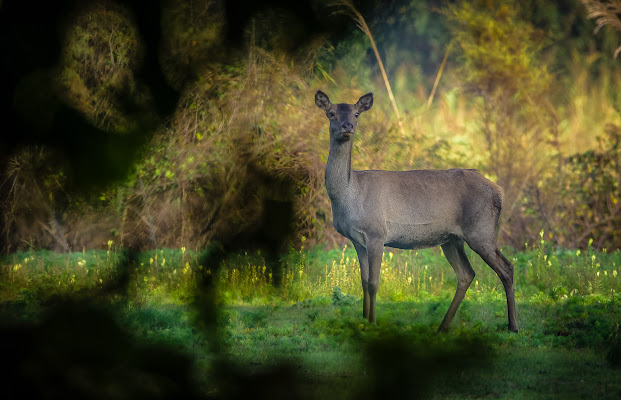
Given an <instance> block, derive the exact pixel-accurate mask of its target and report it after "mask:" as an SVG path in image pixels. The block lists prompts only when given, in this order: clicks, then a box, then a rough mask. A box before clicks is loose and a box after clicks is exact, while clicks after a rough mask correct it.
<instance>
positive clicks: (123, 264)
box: [0, 233, 621, 399]
mask: <svg viewBox="0 0 621 400" xmlns="http://www.w3.org/2000/svg"><path fill="white" fill-rule="evenodd" d="M541 236H542V237H541V241H540V242H538V243H536V244H535V245H534V246H530V250H529V251H526V252H512V251H511V250H510V249H505V250H504V252H505V254H506V255H507V257H508V258H509V259H510V260H512V261H513V263H514V264H515V282H516V300H517V304H518V323H519V325H520V333H519V334H511V333H508V332H507V330H506V326H507V318H506V304H505V298H504V292H503V290H502V286H501V284H500V281H499V280H498V278H497V277H496V276H495V275H494V274H493V272H492V271H491V270H490V269H489V267H487V266H486V265H485V264H483V262H482V261H481V259H480V258H479V257H478V256H476V255H474V254H472V253H471V252H469V253H468V254H469V257H470V259H471V261H472V264H473V268H474V269H475V271H476V273H477V276H476V278H475V282H473V285H472V286H471V288H470V289H469V290H468V293H467V295H466V298H465V299H464V302H463V303H462V305H461V307H460V309H459V311H458V313H457V315H456V317H455V319H454V321H453V325H452V327H451V331H450V333H448V334H436V333H435V329H436V328H437V326H438V325H439V323H440V322H441V320H442V317H443V315H444V313H445V311H446V309H447V308H448V305H449V303H450V301H451V299H452V296H453V293H454V290H455V284H456V279H455V277H454V274H453V272H452V270H451V268H450V266H449V265H448V262H447V261H446V260H445V259H444V257H443V256H442V254H441V251H440V250H439V249H431V250H425V251H417V252H415V251H413V252H401V251H392V252H391V251H386V252H385V257H384V263H383V266H382V278H381V281H380V292H379V294H378V306H377V312H378V322H377V325H371V324H368V323H367V322H366V321H365V320H363V319H362V317H361V313H362V304H361V300H360V298H359V297H360V295H361V289H360V280H359V272H358V267H357V262H356V257H355V252H354V251H353V250H352V249H351V248H347V247H346V248H344V249H336V250H327V249H323V248H321V247H317V248H314V249H310V250H302V251H293V250H292V251H290V252H289V254H287V255H285V256H283V257H282V258H281V260H280V263H279V264H278V265H280V266H281V267H282V268H283V271H282V274H281V275H282V282H281V283H280V284H278V285H277V284H276V282H275V280H276V278H275V276H277V275H278V274H275V272H272V271H271V268H276V267H275V265H272V264H269V263H268V264H269V266H268V265H266V263H265V261H264V257H263V256H262V255H261V254H260V253H256V254H245V253H244V254H230V255H225V256H224V257H223V258H222V257H221V258H219V260H221V262H220V263H219V265H220V266H219V267H217V266H216V265H210V264H209V263H208V262H209V261H210V260H213V258H210V257H209V254H208V253H209V252H210V251H213V250H212V249H211V250H210V249H208V250H206V251H204V252H192V251H186V249H184V248H182V249H163V250H157V251H151V252H144V253H139V254H130V253H129V252H127V251H124V250H123V249H116V248H115V247H114V244H113V243H110V246H109V249H108V250H107V251H106V250H103V251H88V252H82V253H73V254H55V253H50V252H42V251H39V252H27V253H16V254H12V255H9V256H5V257H4V258H3V259H2V260H1V261H0V267H1V274H2V275H1V278H2V279H1V283H0V285H1V286H0V295H1V300H2V301H1V303H0V310H1V312H2V321H3V325H2V333H3V336H4V338H3V340H1V341H0V342H1V343H2V344H0V351H2V353H3V354H4V355H5V360H6V362H7V363H10V365H14V368H13V372H12V373H9V374H8V375H7V374H4V377H3V378H4V379H6V380H7V382H9V383H10V384H11V385H12V387H15V388H16V391H15V393H30V392H32V393H30V394H33V395H35V396H37V397H42V396H41V393H39V392H37V390H40V391H44V390H45V393H56V394H60V393H63V392H67V391H71V392H76V393H79V394H80V395H83V396H89V397H90V398H116V397H119V398H120V397H123V398H153V397H178V396H181V395H184V397H195V398H205V397H208V398H242V397H243V398H245V397H247V396H248V395H252V396H253V397H254V398H272V399H275V398H311V399H314V398H339V399H341V398H354V399H358V398H377V397H378V396H384V397H386V398H394V397H397V396H399V397H402V398H434V399H453V398H458V399H470V398H509V399H513V398H515V399H518V398H528V399H531V398H538V399H539V398H544V399H545V398H561V397H562V398H570V399H573V398H597V399H616V398H619V397H621V379H620V378H621V368H620V367H621V341H620V340H619V319H620V315H621V307H620V306H619V302H620V300H621V297H620V296H619V294H618V287H619V281H620V280H621V277H620V276H619V271H618V270H619V266H620V265H621V253H619V252H613V253H608V252H605V251H594V250H592V249H587V250H586V251H577V250H559V249H554V248H551V247H548V246H547V244H546V243H545V241H544V240H543V237H544V235H543V233H542V235H541ZM204 282H210V284H205V283H204ZM17 389H19V390H17ZM29 391H30V392H29ZM46 396H47V394H46ZM48 397H49V396H48ZM51 397H52V398H54V397H55V396H54V395H52V396H51Z"/></svg>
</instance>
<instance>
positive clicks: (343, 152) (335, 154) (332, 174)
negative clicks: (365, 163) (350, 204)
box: [326, 140, 353, 201]
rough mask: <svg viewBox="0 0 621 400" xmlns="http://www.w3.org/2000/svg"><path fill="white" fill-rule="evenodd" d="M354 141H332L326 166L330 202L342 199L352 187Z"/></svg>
mask: <svg viewBox="0 0 621 400" xmlns="http://www.w3.org/2000/svg"><path fill="white" fill-rule="evenodd" d="M352 145H353V140H348V141H346V142H339V141H336V140H330V153H329V154H328V163H327V165H326V189H327V191H328V195H329V196H330V200H332V201H338V200H339V199H342V198H343V197H344V196H346V194H347V193H348V191H349V190H350V189H351V186H352V173H351V150H352Z"/></svg>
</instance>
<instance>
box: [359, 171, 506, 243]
mask: <svg viewBox="0 0 621 400" xmlns="http://www.w3.org/2000/svg"><path fill="white" fill-rule="evenodd" d="M353 172H354V176H355V178H354V179H355V181H356V185H355V190H356V192H357V193H356V196H355V197H356V198H357V199H358V201H357V203H358V204H355V205H352V207H351V208H350V211H351V212H352V215H351V216H350V217H352V218H351V220H352V221H351V223H352V224H354V225H356V224H358V225H360V229H366V230H367V231H370V230H371V231H373V234H377V235H385V236H386V239H385V241H386V244H387V245H391V246H393V247H404V248H415V247H419V248H422V247H429V246H434V245H437V244H442V243H443V242H445V241H446V240H448V239H449V237H450V236H451V235H457V236H462V237H463V235H464V231H468V230H473V229H476V227H477V226H479V225H481V224H484V225H486V226H489V225H492V229H495V228H496V225H497V223H498V217H499V215H500V210H501V208H502V189H501V188H500V187H499V186H497V185H496V184H494V183H493V182H491V181H489V180H487V179H486V178H484V177H483V176H482V175H480V174H479V173H478V172H476V171H475V170H463V169H450V170H414V171H375V170H370V171H353ZM361 224H364V225H365V226H362V225H361ZM378 229H379V231H378Z"/></svg>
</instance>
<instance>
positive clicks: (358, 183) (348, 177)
mask: <svg viewBox="0 0 621 400" xmlns="http://www.w3.org/2000/svg"><path fill="white" fill-rule="evenodd" d="M315 104H316V105H317V107H319V108H320V109H322V110H323V111H324V112H325V113H326V116H327V117H328V119H329V120H330V153H329V156H328V163H327V165H326V189H327V191H328V195H329V196H330V202H331V203H332V219H333V224H334V227H335V228H336V230H337V231H338V232H339V233H340V234H341V235H343V236H345V237H346V238H348V239H349V240H351V242H352V243H353V245H354V247H355V249H356V252H357V253H358V261H359V262H360V275H361V277H362V290H363V293H364V299H363V308H362V315H363V317H364V318H368V320H369V321H370V322H372V323H374V322H375V296H376V294H377V289H378V283H379V275H380V267H381V263H382V254H383V251H384V246H390V247H395V248H400V249H422V248H427V247H433V246H438V245H439V246H441V247H442V250H443V251H444V255H445V256H446V258H447V259H448V261H449V263H450V264H451V266H452V267H453V269H454V270H455V274H457V291H456V293H455V296H454V297H453V301H452V302H451V305H450V306H449V309H448V311H447V312H446V315H445V316H444V320H442V323H441V324H440V327H439V329H438V330H439V331H447V330H448V328H449V325H450V324H451V321H452V320H453V317H454V316H455V312H456V311H457V308H458V307H459V304H460V303H461V301H462V299H463V298H464V295H465V294H466V290H468V287H469V286H470V284H471V283H472V280H473V279H474V270H473V269H472V267H471V266H470V262H469V261H468V258H467V257H466V252H465V251H464V242H466V243H468V245H469V246H470V248H471V249H472V250H474V251H475V252H476V253H477V254H478V255H480V256H481V258H482V259H483V260H484V261H485V262H486V263H487V265H489V266H490V267H491V268H492V269H493V270H494V272H496V274H498V277H499V278H500V280H501V281H502V284H503V286H504V288H505V293H506V296H507V310H508V314H509V330H510V331H513V332H517V331H518V326H517V320H516V316H515V297H514V291H513V265H512V264H511V263H510V262H509V261H508V260H507V259H506V258H505V257H504V256H503V255H502V253H501V252H500V250H499V249H498V245H497V243H496V231H497V228H498V219H499V217H500V211H501V209H502V202H503V192H502V189H501V188H500V187H499V186H498V185H496V184H494V183H493V182H491V181H489V180H487V179H486V178H484V177H483V176H481V175H480V174H479V173H477V172H476V171H475V170H471V169H449V170H415V171H377V170H371V171H352V169H351V151H352V143H353V137H354V133H355V131H356V125H357V123H358V118H359V116H360V114H361V113H363V112H365V111H367V110H369V109H370V108H371V106H373V93H368V94H365V95H364V96H362V97H361V98H360V99H359V100H358V102H357V103H356V104H332V103H331V102H330V99H329V98H328V96H327V95H326V94H325V93H323V92H322V91H320V90H318V91H317V93H316V94H315Z"/></svg>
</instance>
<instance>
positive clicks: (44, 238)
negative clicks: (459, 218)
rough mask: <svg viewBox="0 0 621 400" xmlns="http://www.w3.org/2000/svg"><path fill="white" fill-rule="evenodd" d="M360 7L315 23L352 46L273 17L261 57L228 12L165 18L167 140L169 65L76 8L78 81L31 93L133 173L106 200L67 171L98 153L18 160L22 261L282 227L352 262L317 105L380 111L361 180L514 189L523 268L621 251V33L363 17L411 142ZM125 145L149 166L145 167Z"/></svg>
mask: <svg viewBox="0 0 621 400" xmlns="http://www.w3.org/2000/svg"><path fill="white" fill-rule="evenodd" d="M584 3H585V4H587V5H588V6H590V7H593V4H595V3H597V2H593V1H586V0H585V1H584ZM343 7H345V6H344V5H343V3H339V4H332V5H330V4H323V3H313V8H312V11H313V12H314V13H315V16H316V17H317V18H318V19H323V20H325V21H324V23H325V24H330V23H332V22H334V23H335V24H337V23H338V24H337V25H339V26H342V27H343V28H342V29H341V30H340V31H335V32H332V33H331V34H326V33H325V32H323V33H316V34H314V35H311V36H309V38H306V39H305V40H302V39H301V38H302V37H304V36H305V34H304V30H303V29H302V28H301V27H302V26H303V25H304V24H303V23H302V22H303V21H301V20H300V16H299V15H296V14H292V12H291V11H288V10H287V9H285V8H267V7H265V8H258V9H256V12H254V13H253V14H252V15H250V16H249V17H248V18H246V19H245V20H244V21H245V23H244V24H243V26H241V27H235V28H236V29H240V31H239V32H238V36H239V37H240V38H241V39H240V40H239V41H240V42H241V43H243V46H242V47H241V48H233V47H231V46H230V43H228V42H227V39H226V38H228V37H230V35H228V36H227V32H229V31H230V29H231V26H227V13H230V12H231V11H230V8H227V7H226V5H225V4H223V3H222V2H217V1H209V0H208V1H200V2H199V1H194V2H175V1H165V2H162V4H161V9H160V15H161V18H160V21H161V22H160V26H159V28H160V29H161V35H160V37H161V40H160V42H159V44H158V47H157V62H158V63H159V66H160V68H161V71H162V72H161V73H162V74H163V76H164V79H165V80H166V82H167V83H168V85H170V87H171V88H173V89H174V90H175V91H177V92H178V93H179V101H178V102H176V103H175V105H174V109H173V111H172V112H171V113H169V114H167V116H166V118H165V119H163V120H157V121H158V122H157V123H153V121H155V120H156V118H155V117H154V116H155V115H157V114H158V113H157V111H158V101H161V99H157V96H155V95H154V93H152V92H151V91H150V90H149V86H148V85H147V84H145V82H144V80H141V79H140V78H138V76H139V74H138V73H139V72H140V71H142V69H144V65H145V63H149V62H153V58H154V57H149V56H148V55H149V54H150V53H149V52H148V49H145V38H144V37H143V36H141V34H140V33H139V31H138V30H137V27H136V21H135V15H134V14H133V13H132V12H131V9H130V8H128V7H125V6H123V5H122V4H121V3H114V2H108V1H103V2H97V3H92V5H89V6H83V7H76V10H75V12H73V13H71V14H70V16H69V17H67V18H66V21H65V26H66V29H65V30H64V31H63V34H62V38H63V39H62V46H61V57H60V58H59V59H58V62H57V63H55V64H54V65H53V66H51V67H48V68H47V69H43V70H37V71H34V72H32V73H29V74H26V77H25V78H24V79H23V82H20V83H19V84H18V85H22V86H23V87H24V88H26V89H28V88H29V87H32V86H36V85H37V84H38V82H41V81H45V82H50V81H51V82H53V85H52V87H51V89H50V90H51V93H53V96H54V97H56V98H58V99H60V102H61V104H62V105H63V107H66V108H68V109H70V110H73V111H74V112H77V113H78V114H79V115H81V116H82V117H83V118H84V120H85V121H86V122H85V123H86V124H87V125H89V126H92V127H94V128H96V129H97V130H99V131H101V132H104V134H103V138H104V139H103V143H104V145H103V146H102V151H104V150H105V151H107V152H108V153H109V154H112V156H111V157H118V159H119V161H118V165H123V166H125V165H126V166H127V167H123V168H121V173H120V174H118V176H120V178H117V179H114V180H109V181H107V182H106V183H105V185H97V186H95V187H89V188H88V190H87V189H85V188H84V187H83V186H80V185H77V184H76V182H77V181H78V180H79V179H78V178H79V176H80V171H79V169H76V167H75V163H71V162H68V161H67V159H68V158H67V153H68V152H73V153H79V152H80V151H81V148H80V147H79V146H74V147H70V148H69V149H68V148H66V147H62V146H49V145H46V144H45V143H43V144H40V143H36V141H35V142H33V143H23V144H22V145H20V146H16V147H14V148H11V152H10V154H8V157H7V158H6V160H3V168H2V171H1V172H2V179H1V180H0V183H1V187H0V196H1V197H0V207H1V215H0V219H1V222H0V227H1V229H2V241H1V242H2V251H3V252H13V251H15V250H18V249H22V250H25V249H41V248H45V249H54V250H62V251H81V250H83V249H84V248H86V249H91V248H106V246H107V243H108V241H109V240H113V241H114V242H115V243H117V244H120V245H122V246H124V247H132V248H138V249H150V248H151V249H152V248H160V247H170V248H174V247H176V248H180V247H182V246H186V247H188V248H192V249H198V248H202V247H204V246H205V245H207V244H209V243H211V242H224V243H226V242H230V241H233V240H235V239H236V238H239V236H238V235H240V234H241V233H244V232H246V233H247V232H259V236H261V235H265V234H267V235H268V236H269V233H265V231H264V230H263V231H262V230H261V229H263V228H264V227H265V225H266V224H267V225H269V223H270V221H281V220H283V221H286V222H287V223H289V222H290V223H291V226H292V228H293V229H292V233H291V234H290V235H289V236H288V241H289V243H290V244H291V245H294V246H300V245H301V244H302V243H305V244H308V243H328V244H329V245H335V244H337V243H339V242H342V241H343V239H342V238H341V237H340V236H339V235H338V234H336V232H335V231H334V230H333V228H332V226H331V212H330V204H329V200H328V198H327V193H326V191H325V188H324V185H323V168H324V166H325V162H326V159H327V152H328V133H327V121H325V117H323V115H322V113H321V112H319V111H318V110H317V109H316V108H315V106H314V104H313V95H314V92H315V90H316V89H317V88H321V89H322V90H323V91H325V92H327V93H328V94H329V95H330V97H331V99H332V100H333V101H334V102H354V101H356V99H357V98H358V97H359V96H360V95H362V94H364V93H366V92H369V91H373V92H374V93H375V96H376V97H375V99H376V100H375V105H374V108H373V110H372V111H371V112H369V113H367V114H365V118H363V119H362V121H361V123H360V125H359V131H358V133H357V137H356V139H355V143H354V153H353V167H354V168H355V169H397V170H407V169H416V168H453V167H461V168H477V169H479V170H480V171H481V172H482V173H483V174H485V175H486V176H487V177H489V178H490V179H492V180H494V181H496V182H498V183H499V184H500V185H501V186H502V187H503V188H504V191H505V209H504V213H503V218H502V221H501V228H500V235H501V241H502V242H503V243H504V244H505V245H511V246H514V247H516V248H523V247H524V245H525V243H527V242H531V243H532V242H533V241H534V240H536V239H537V238H538V234H539V232H540V231H541V230H542V229H544V230H545V232H546V236H547V237H546V240H549V241H551V242H552V243H555V244H556V245H559V246H563V247H570V248H586V247H587V245H588V243H589V240H590V239H592V246H594V247H596V248H608V249H618V248H619V247H621V216H620V212H621V203H619V201H618V198H619V195H620V193H619V191H620V188H619V180H620V178H621V177H620V174H621V163H620V153H621V150H620V149H619V138H620V135H621V128H620V127H621V113H620V112H621V94H620V93H621V92H620V91H619V84H620V83H621V66H620V65H619V62H620V61H619V59H618V58H615V57H614V53H615V50H616V49H617V48H618V47H619V37H620V36H619V33H618V32H617V31H615V29H614V27H615V25H614V17H615V15H616V16H617V17H618V14H614V12H613V11H610V18H609V20H608V21H609V22H608V23H607V25H606V26H604V27H602V28H601V29H600V30H599V31H598V32H597V34H596V35H594V34H593V30H594V28H595V27H596V26H597V23H598V22H596V21H593V20H590V19H589V18H588V17H587V14H588V12H587V8H586V7H585V5H584V4H583V3H582V2H580V1H577V0H564V1H560V2H554V3H552V2H546V1H540V0H529V1H519V2H518V1H471V2H465V1H447V2H445V3H443V4H440V5H438V3H437V2H434V1H425V0H402V1H396V0H395V1H390V2H374V1H366V2H361V3H360V4H358V3H357V4H354V7H358V10H359V11H360V12H361V15H362V16H363V18H364V19H365V21H366V23H367V24H368V26H369V30H370V33H371V34H372V35H373V38H374V40H375V42H376V43H377V47H378V50H379V54H380V56H381V57H382V59H383V63H384V66H385V68H386V74H387V76H388V78H389V81H390V83H391V86H392V91H393V92H394V97H395V103H396V105H397V106H398V108H399V110H400V111H401V119H402V122H403V129H400V128H399V126H398V123H397V119H396V117H395V115H394V112H393V107H392V105H391V103H390V101H389V99H388V95H387V93H386V87H385V85H384V81H383V79H382V77H381V73H380V70H379V67H378V62H377V60H376V57H375V55H374V53H373V50H372V49H371V44H370V41H369V38H368V37H367V36H366V35H365V33H363V32H362V31H360V30H359V29H358V28H357V26H356V23H355V22H354V21H353V20H351V19H350V18H349V17H348V16H347V14H343V13H339V11H343V10H344V9H343ZM1 12H2V8H0V13H1ZM589 12H592V10H591V9H589ZM603 12H604V13H605V12H606V11H605V10H604V11H603ZM603 15H605V14H603ZM592 17H597V15H592ZM617 21H618V18H617ZM143 35H144V34H143ZM443 60H444V61H445V63H443ZM441 66H442V68H441ZM434 83H436V84H437V87H435V86H434ZM22 86H20V87H22ZM16 93H17V94H16V97H15V99H14V104H15V107H17V108H18V109H20V110H23V109H26V110H29V112H30V113H29V114H27V115H28V116H29V117H28V118H29V119H32V120H33V124H35V125H36V124H44V123H45V121H47V119H46V118H48V117H49V116H46V114H45V113H43V112H41V115H37V109H38V108H37V106H38V105H39V104H41V102H45V101H46V100H45V99H43V100H41V99H38V98H30V97H28V96H26V95H22V94H20V93H26V94H28V93H32V91H29V90H24V91H17V92H16ZM432 93H433V94H432ZM128 105H129V106H128ZM32 113H34V114H32ZM32 115H35V116H36V118H33V117H32ZM49 118H53V116H52V117H49ZM49 118H48V119H49ZM83 135H89V132H88V131H84V133H83ZM124 143H130V144H132V146H133V145H135V147H136V148H137V149H138V150H136V151H135V152H134V153H132V154H130V156H127V157H126V152H124V149H123V147H124ZM115 154H118V155H115ZM113 159H114V158H113ZM128 160H129V161H128ZM102 168H103V166H102ZM275 210H276V211H275ZM278 210H281V211H282V210H284V211H282V212H283V213H284V214H283V215H284V216H283V215H280V214H278ZM280 217H282V218H280ZM262 227H263V228H262ZM255 236H256V235H255ZM251 241H252V240H250V239H249V242H251ZM341 244H342V243H341Z"/></svg>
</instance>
